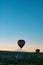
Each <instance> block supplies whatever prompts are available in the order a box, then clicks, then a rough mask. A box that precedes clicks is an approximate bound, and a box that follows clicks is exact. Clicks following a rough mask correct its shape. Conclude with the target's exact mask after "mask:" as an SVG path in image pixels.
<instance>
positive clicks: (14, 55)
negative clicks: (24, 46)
mask: <svg viewBox="0 0 43 65" xmlns="http://www.w3.org/2000/svg"><path fill="white" fill-rule="evenodd" d="M0 65H43V53H35V52H17V51H12V52H11V51H0Z"/></svg>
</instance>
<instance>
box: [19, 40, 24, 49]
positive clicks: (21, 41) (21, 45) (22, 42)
mask: <svg viewBox="0 0 43 65" xmlns="http://www.w3.org/2000/svg"><path fill="white" fill-rule="evenodd" d="M24 45H25V41H24V40H18V46H19V47H20V48H21V49H22V47H23V46H24Z"/></svg>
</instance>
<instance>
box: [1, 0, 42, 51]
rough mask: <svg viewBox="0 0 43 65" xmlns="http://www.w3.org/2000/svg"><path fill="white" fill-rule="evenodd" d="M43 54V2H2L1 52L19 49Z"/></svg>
mask: <svg viewBox="0 0 43 65" xmlns="http://www.w3.org/2000/svg"><path fill="white" fill-rule="evenodd" d="M19 39H24V40H25V41H26V44H25V46H24V47H23V50H26V51H35V49H36V48H39V49H40V50H41V51H42V52H43V0H0V50H16V49H18V48H19V47H18V45H17V41H18V40H19Z"/></svg>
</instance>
